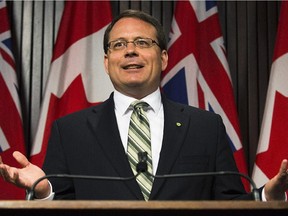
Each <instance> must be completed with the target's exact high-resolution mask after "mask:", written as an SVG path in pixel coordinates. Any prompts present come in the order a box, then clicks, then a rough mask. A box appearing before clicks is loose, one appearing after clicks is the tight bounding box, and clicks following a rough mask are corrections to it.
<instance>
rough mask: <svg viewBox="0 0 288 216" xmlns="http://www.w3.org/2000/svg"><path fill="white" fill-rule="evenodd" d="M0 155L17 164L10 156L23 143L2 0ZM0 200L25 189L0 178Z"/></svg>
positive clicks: (15, 196)
mask: <svg viewBox="0 0 288 216" xmlns="http://www.w3.org/2000/svg"><path fill="white" fill-rule="evenodd" d="M0 17H1V18H0V156H1V158H2V160H3V162H4V163H6V164H9V165H11V166H16V167H17V166H18V163H17V162H16V161H15V159H14V158H13V156H12V153H13V152H14V151H15V150H17V151H20V152H22V153H24V154H26V151H25V142H24V132H23V124H22V117H21V116H22V115H21V106H20V100H19V95H18V81H17V74H16V69H15V61H14V57H13V53H12V39H11V33H10V25H9V21H8V14H7V7H6V2H5V1H0ZM0 187H1V189H0V200H3V199H6V200H8V199H24V197H25V190H24V189H19V188H17V187H16V186H14V185H12V184H10V183H7V182H4V180H3V179H2V178H0Z"/></svg>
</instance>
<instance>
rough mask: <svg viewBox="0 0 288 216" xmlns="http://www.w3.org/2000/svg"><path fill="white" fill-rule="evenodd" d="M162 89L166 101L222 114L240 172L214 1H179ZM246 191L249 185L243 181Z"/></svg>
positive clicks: (241, 162)
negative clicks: (170, 100) (166, 97)
mask: <svg viewBox="0 0 288 216" xmlns="http://www.w3.org/2000/svg"><path fill="white" fill-rule="evenodd" d="M169 37H170V38H169V43H168V54H169V63H168V67H167V69H166V70H165V71H164V72H163V77H162V82H161V86H162V89H163V91H164V93H165V94H166V95H167V96H168V98H170V99H172V100H174V101H177V102H180V103H185V104H189V105H191V106H195V107H199V108H202V109H206V110H209V111H212V112H215V113H218V114H220V115H221V117H222V119H223V122H224V124H225V127H226V130H227V136H228V139H229V141H230V146H231V148H232V150H233V153H234V158H235V161H236V164H237V167H238V170H239V171H240V172H241V173H245V174H246V173H247V166H246V161H245V157H244V152H243V148H242V143H241V139H240V128H239V122H238V115H237V111H236V105H235V101H234V95H233V88H232V81H231V77H230V71H229V67H228V62H227V59H226V53H225V47H224V42H223V37H222V33H221V28H220V23H219V18H218V11H217V5H216V2H215V1H188V0H187V1H178V2H176V5H175V11H174V16H173V20H172V27H171V31H170V35H169ZM243 183H244V185H245V188H246V190H247V191H248V190H249V184H248V182H246V181H243Z"/></svg>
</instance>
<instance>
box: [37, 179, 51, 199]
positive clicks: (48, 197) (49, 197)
mask: <svg viewBox="0 0 288 216" xmlns="http://www.w3.org/2000/svg"><path fill="white" fill-rule="evenodd" d="M48 184H49V186H50V193H49V195H48V196H47V197H45V198H43V199H37V198H35V200H41V201H46V200H48V201H49V200H53V198H54V195H55V193H54V192H53V188H52V185H51V183H50V181H48Z"/></svg>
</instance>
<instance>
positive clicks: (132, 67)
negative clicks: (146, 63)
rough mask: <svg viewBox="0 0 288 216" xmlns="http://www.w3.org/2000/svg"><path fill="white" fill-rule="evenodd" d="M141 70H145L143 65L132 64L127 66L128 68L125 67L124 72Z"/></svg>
mask: <svg viewBox="0 0 288 216" xmlns="http://www.w3.org/2000/svg"><path fill="white" fill-rule="evenodd" d="M140 68H143V65H137V64H131V65H126V66H124V67H123V69H124V70H128V69H140Z"/></svg>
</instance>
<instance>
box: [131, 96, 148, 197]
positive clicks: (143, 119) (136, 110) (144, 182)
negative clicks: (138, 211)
mask: <svg viewBox="0 0 288 216" xmlns="http://www.w3.org/2000/svg"><path fill="white" fill-rule="evenodd" d="M131 106H133V112H132V115H131V119H130V126H129V130H128V147H127V154H128V159H129V162H130V165H131V168H132V170H133V172H134V174H135V175H136V174H137V167H136V166H137V164H138V162H139V158H138V153H139V152H146V153H147V171H148V172H149V173H152V153H151V137H150V126H149V120H148V118H147V116H146V111H145V110H146V109H147V108H148V107H149V104H147V103H146V102H143V101H134V102H133V103H131ZM136 180H137V182H138V184H139V186H140V188H141V191H142V194H143V196H144V199H145V200H146V201H147V200H149V196H150V192H151V189H152V184H153V177H152V176H150V175H147V173H141V174H140V175H138V176H137V178H136Z"/></svg>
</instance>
